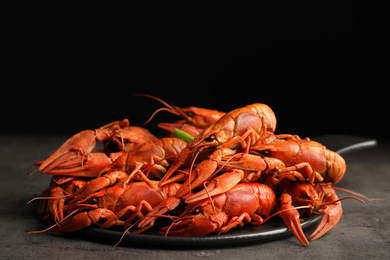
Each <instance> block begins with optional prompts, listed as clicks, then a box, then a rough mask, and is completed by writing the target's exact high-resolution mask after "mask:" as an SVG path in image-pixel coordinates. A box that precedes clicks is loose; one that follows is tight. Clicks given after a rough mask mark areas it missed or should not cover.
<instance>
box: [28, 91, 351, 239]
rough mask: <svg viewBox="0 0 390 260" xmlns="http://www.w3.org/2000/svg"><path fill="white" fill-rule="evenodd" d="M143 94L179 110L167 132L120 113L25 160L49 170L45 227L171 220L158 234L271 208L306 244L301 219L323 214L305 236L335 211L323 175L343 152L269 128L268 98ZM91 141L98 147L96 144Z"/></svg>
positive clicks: (334, 173) (194, 229)
mask: <svg viewBox="0 0 390 260" xmlns="http://www.w3.org/2000/svg"><path fill="white" fill-rule="evenodd" d="M143 96H147V97H150V98H153V99H155V100H157V101H159V102H161V103H162V104H163V105H164V107H163V108H160V109H159V110H157V111H156V112H155V113H157V112H160V111H163V110H164V111H168V112H170V113H173V114H175V115H177V116H179V117H181V120H179V121H176V122H174V123H160V124H159V125H158V126H159V127H161V128H162V129H165V130H166V131H167V132H168V133H169V134H168V135H167V136H169V137H164V138H161V139H158V138H157V137H155V136H154V135H153V134H152V133H150V132H149V131H148V130H147V129H145V128H143V127H139V126H132V125H130V123H129V120H128V119H123V120H121V121H115V122H112V123H109V124H107V125H105V126H102V127H100V128H98V129H95V130H84V131H82V132H80V133H77V134H75V135H74V136H72V137H71V138H69V139H68V140H67V141H66V142H65V143H64V144H62V145H61V146H60V147H59V148H58V149H57V150H56V151H55V152H54V153H53V154H52V155H51V156H50V157H49V158H47V159H46V160H44V161H39V162H36V163H34V166H36V167H39V168H37V170H35V171H38V170H39V171H40V172H41V173H42V174H51V175H52V180H51V184H50V187H49V188H48V189H47V190H45V191H43V193H42V196H41V197H39V199H40V203H39V208H38V213H39V215H40V217H41V218H42V219H44V220H47V221H49V222H51V223H52V224H53V225H52V226H51V227H49V228H48V229H46V230H49V229H51V230H53V231H57V232H73V231H77V230H80V229H83V228H86V227H89V226H92V225H97V226H99V227H101V228H110V227H112V226H123V227H124V230H125V232H132V233H141V232H143V231H145V230H147V229H148V228H150V227H152V226H153V225H154V223H155V222H156V221H158V219H160V218H164V219H169V220H170V221H171V222H169V223H170V225H168V226H166V227H163V228H162V229H161V230H160V234H161V235H165V236H204V235H208V234H211V233H217V234H220V233H223V232H228V231H229V230H230V229H232V228H236V227H242V226H243V225H245V224H247V223H250V224H254V225H261V224H262V223H264V222H266V221H268V220H269V219H270V218H273V217H276V216H279V217H281V218H282V219H283V221H284V222H285V224H286V225H287V227H288V228H289V229H290V230H291V231H292V233H293V234H294V236H295V237H296V238H297V239H298V240H299V242H300V243H301V244H302V245H304V246H307V245H308V244H309V242H308V240H307V238H306V236H305V234H304V233H303V231H302V228H301V224H300V222H301V220H302V219H304V218H306V217H309V216H311V215H312V214H323V217H322V221H321V223H320V224H319V225H318V227H317V229H316V230H315V231H314V232H313V234H311V236H310V237H309V238H310V239H311V240H316V239H318V238H320V237H321V236H323V235H324V234H325V233H326V232H328V231H329V230H330V229H331V228H333V227H334V226H335V225H336V224H337V222H338V221H339V219H340V217H341V215H342V211H343V210H342V207H341V202H340V200H341V199H339V198H338V196H337V195H336V193H335V189H334V188H333V187H332V185H333V184H335V183H337V182H339V181H340V180H341V179H342V177H343V175H344V173H345V171H346V164H345V161H344V159H343V158H342V157H341V156H340V155H339V154H337V153H336V152H333V151H330V150H328V149H326V148H325V147H324V146H323V145H321V144H320V143H317V142H314V141H311V140H310V139H308V138H306V139H301V138H300V137H298V136H296V135H289V134H275V129H276V117H275V114H274V113H273V111H272V109H271V108H270V107H269V106H267V105H265V104H261V103H256V104H251V105H247V106H245V107H242V108H238V109H235V110H233V111H231V112H228V113H223V112H220V111H217V110H211V109H205V108H197V107H187V108H180V107H177V106H173V105H170V104H168V103H166V102H164V101H163V100H161V99H158V98H156V97H153V96H149V95H143ZM155 113H154V114H153V115H152V117H151V118H150V119H149V120H148V122H149V121H150V120H151V119H152V118H153V116H154V115H155ZM172 133H173V134H172ZM97 142H101V143H102V147H104V148H102V149H95V146H96V143H97ZM30 174H32V173H30ZM46 230H44V231H46Z"/></svg>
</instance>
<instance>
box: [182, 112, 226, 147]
mask: <svg viewBox="0 0 390 260" xmlns="http://www.w3.org/2000/svg"><path fill="white" fill-rule="evenodd" d="M233 133H234V121H233V120H229V117H226V116H223V117H221V118H220V119H219V120H217V121H216V122H214V123H213V124H211V125H210V126H209V127H207V128H205V129H204V130H203V131H202V132H201V133H200V134H199V135H198V136H197V137H195V139H194V140H192V141H191V142H190V143H188V146H187V147H188V148H189V149H192V150H194V151H196V150H198V149H202V150H204V149H207V148H215V147H218V146H220V145H222V144H224V143H227V142H228V141H230V140H231V138H233Z"/></svg>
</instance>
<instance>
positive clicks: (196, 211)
mask: <svg viewBox="0 0 390 260" xmlns="http://www.w3.org/2000/svg"><path fill="white" fill-rule="evenodd" d="M199 213H200V208H196V209H194V210H193V211H191V215H198V214H199Z"/></svg>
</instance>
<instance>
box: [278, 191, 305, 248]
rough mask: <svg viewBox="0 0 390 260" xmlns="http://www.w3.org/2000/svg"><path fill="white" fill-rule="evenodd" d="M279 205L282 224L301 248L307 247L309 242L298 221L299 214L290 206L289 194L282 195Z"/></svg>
mask: <svg viewBox="0 0 390 260" xmlns="http://www.w3.org/2000/svg"><path fill="white" fill-rule="evenodd" d="M280 204H281V205H280V212H279V216H281V217H282V218H283V221H284V223H285V224H286V226H287V227H288V229H290V231H291V232H292V233H293V235H294V236H295V237H296V238H297V239H298V241H299V242H300V243H301V244H302V245H303V246H308V245H309V241H307V238H306V236H305V233H303V230H302V227H301V222H300V220H299V217H300V215H299V212H298V210H297V209H296V208H295V207H294V206H292V204H291V196H290V194H287V193H284V194H283V195H282V196H281V198H280Z"/></svg>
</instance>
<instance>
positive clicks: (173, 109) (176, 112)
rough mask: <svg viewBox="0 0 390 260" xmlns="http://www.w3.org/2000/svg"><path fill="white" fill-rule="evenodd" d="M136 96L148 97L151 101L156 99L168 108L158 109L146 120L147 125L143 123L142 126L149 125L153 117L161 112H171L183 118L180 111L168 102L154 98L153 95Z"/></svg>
mask: <svg viewBox="0 0 390 260" xmlns="http://www.w3.org/2000/svg"><path fill="white" fill-rule="evenodd" d="M134 96H136V97H137V96H138V97H147V98H151V99H154V100H156V101H158V102H160V103H161V104H163V105H164V106H166V107H162V108H159V109H157V110H156V111H154V112H153V114H152V115H151V116H150V117H149V119H148V120H146V122H145V123H143V124H142V125H146V124H147V123H149V122H150V121H152V119H153V117H154V116H155V115H156V114H157V113H159V112H161V111H167V112H170V113H172V114H174V115H177V116H182V115H181V114H180V113H179V112H178V111H177V109H175V108H174V107H173V106H171V105H170V104H168V103H167V102H165V101H164V100H162V99H160V98H158V97H155V96H152V95H149V94H135V95H134Z"/></svg>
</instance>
